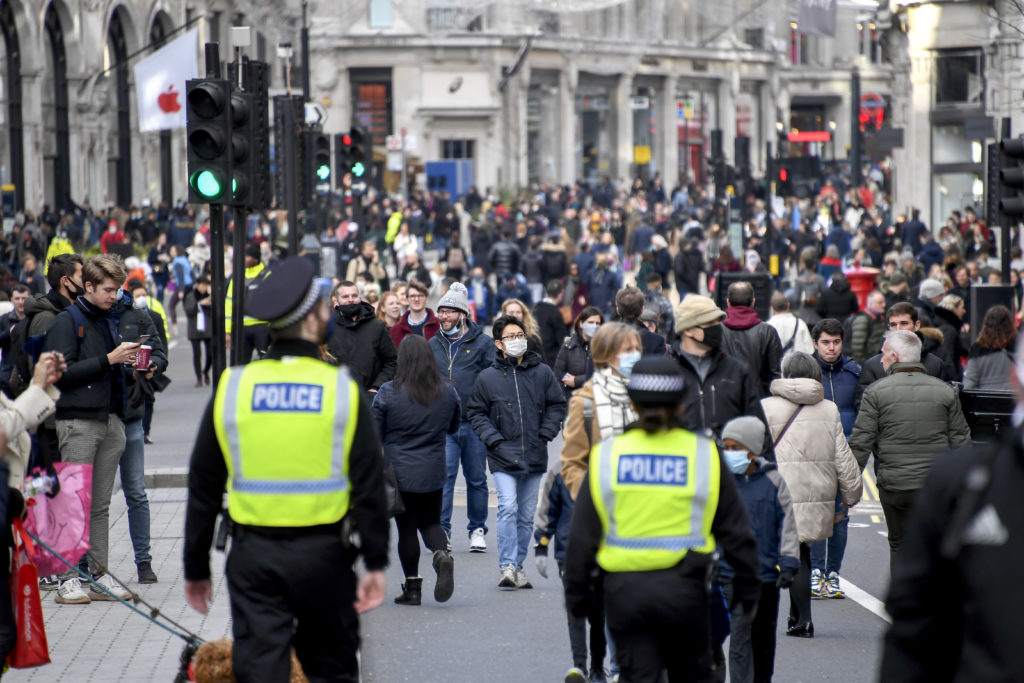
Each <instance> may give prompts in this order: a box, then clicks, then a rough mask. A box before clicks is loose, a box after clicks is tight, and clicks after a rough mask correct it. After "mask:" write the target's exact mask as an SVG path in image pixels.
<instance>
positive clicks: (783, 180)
mask: <svg viewBox="0 0 1024 683" xmlns="http://www.w3.org/2000/svg"><path fill="white" fill-rule="evenodd" d="M775 169H776V170H775V172H776V177H775V194H776V195H778V196H780V197H789V196H790V195H792V194H793V186H792V184H791V181H792V172H791V171H790V168H789V167H788V166H787V165H786V163H785V162H784V161H777V162H776V167H775Z"/></svg>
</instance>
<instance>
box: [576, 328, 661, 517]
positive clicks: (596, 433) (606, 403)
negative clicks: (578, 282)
mask: <svg viewBox="0 0 1024 683" xmlns="http://www.w3.org/2000/svg"><path fill="white" fill-rule="evenodd" d="M640 346H641V340H640V333H639V332H637V331H636V329H635V328H633V327H631V326H630V325H626V324H625V323H605V324H604V325H601V327H599V328H598V329H597V332H596V333H595V334H594V338H593V339H592V340H591V342H590V352H591V355H592V357H593V360H594V374H593V376H592V377H591V378H590V379H589V380H587V382H586V383H585V384H584V385H583V387H582V388H581V389H580V390H579V391H577V392H576V393H575V394H573V396H572V398H570V399H569V413H568V415H567V416H566V419H565V445H564V446H562V479H563V480H564V481H565V486H566V488H568V489H569V493H571V494H572V497H573V498H576V496H577V495H578V494H579V492H580V485H581V484H582V483H583V477H584V475H586V473H587V466H588V463H589V461H590V449H591V447H592V446H593V445H594V444H596V443H598V442H600V441H603V440H604V439H608V438H611V437H613V436H618V435H619V434H622V433H623V432H624V431H626V425H628V424H630V423H631V422H633V421H634V420H636V413H635V412H634V411H633V407H632V404H631V403H630V400H629V394H628V393H627V392H626V384H627V382H629V376H630V374H631V373H632V371H633V365H634V364H636V362H637V361H638V360H640V358H641V355H642V352H641V349H640Z"/></svg>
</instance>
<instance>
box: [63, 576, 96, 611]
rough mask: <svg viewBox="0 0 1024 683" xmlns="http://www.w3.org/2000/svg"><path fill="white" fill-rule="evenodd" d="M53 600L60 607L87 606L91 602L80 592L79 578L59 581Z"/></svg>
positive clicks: (80, 582)
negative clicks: (60, 605)
mask: <svg viewBox="0 0 1024 683" xmlns="http://www.w3.org/2000/svg"><path fill="white" fill-rule="evenodd" d="M55 599H56V601H57V602H59V603H60V604H62V605H88V604H89V603H90V602H92V600H91V599H90V598H89V596H88V595H86V594H85V591H83V590H82V580H81V579H79V578H73V579H67V580H66V581H61V582H60V586H59V587H58V588H57V597H56V598H55Z"/></svg>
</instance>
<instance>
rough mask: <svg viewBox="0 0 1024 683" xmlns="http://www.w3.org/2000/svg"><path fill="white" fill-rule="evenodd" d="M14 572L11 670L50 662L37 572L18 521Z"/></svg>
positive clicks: (27, 542) (24, 534) (29, 542)
mask: <svg viewBox="0 0 1024 683" xmlns="http://www.w3.org/2000/svg"><path fill="white" fill-rule="evenodd" d="M13 526H14V571H12V572H11V582H10V590H11V603H12V604H13V607H14V623H15V624H16V628H15V630H16V631H17V632H18V634H17V635H18V637H17V640H16V642H15V644H14V649H13V650H12V651H11V653H10V654H9V655H8V656H7V662H8V663H9V664H10V665H11V666H12V667H13V668H15V669H28V668H30V667H33V666H42V665H43V664H49V663H50V649H49V647H48V646H47V644H46V627H45V625H44V624H43V604H42V602H41V601H40V599H39V570H38V569H36V566H35V565H34V564H33V563H32V548H33V545H32V539H31V538H29V535H28V534H27V533H26V532H25V525H24V523H23V522H22V521H21V520H20V519H15V520H14V525H13Z"/></svg>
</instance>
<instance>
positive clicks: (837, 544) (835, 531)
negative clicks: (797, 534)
mask: <svg viewBox="0 0 1024 683" xmlns="http://www.w3.org/2000/svg"><path fill="white" fill-rule="evenodd" d="M840 512H841V513H842V515H843V518H842V519H841V520H839V523H838V524H836V525H835V526H833V527H832V535H831V536H829V537H828V538H827V539H825V540H824V541H815V542H814V543H812V544H811V569H820V570H821V572H822V573H823V574H824V575H825V576H828V575H829V574H831V573H832V572H835V573H836V574H838V573H839V569H840V567H842V565H843V555H845V554H846V534H847V531H848V528H849V526H850V509H849V508H847V507H846V506H845V505H843V496H842V494H836V514H837V515H838V514H839V513H840ZM826 549H827V551H828V564H827V565H826V560H825V552H826Z"/></svg>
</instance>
